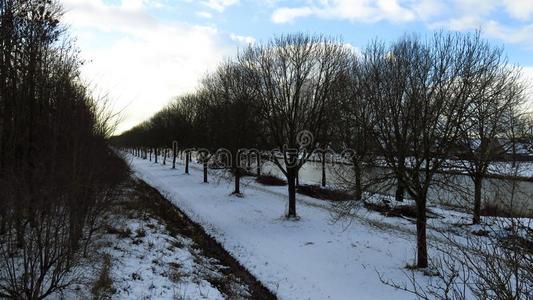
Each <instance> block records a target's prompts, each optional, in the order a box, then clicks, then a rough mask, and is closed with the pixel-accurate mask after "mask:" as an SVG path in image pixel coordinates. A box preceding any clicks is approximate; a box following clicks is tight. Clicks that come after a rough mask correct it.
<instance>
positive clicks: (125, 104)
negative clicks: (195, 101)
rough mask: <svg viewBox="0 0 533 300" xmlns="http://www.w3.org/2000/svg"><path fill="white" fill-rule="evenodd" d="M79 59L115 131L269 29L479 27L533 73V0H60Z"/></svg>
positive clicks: (377, 32)
mask: <svg viewBox="0 0 533 300" xmlns="http://www.w3.org/2000/svg"><path fill="white" fill-rule="evenodd" d="M62 2H63V5H64V8H65V10H66V14H65V21H66V23H68V24H69V25H70V28H71V32H72V35H73V36H75V37H76V39H77V41H78V46H79V47H80V48H81V51H82V56H83V57H84V58H85V60H86V61H87V62H88V63H87V64H86V65H85V67H84V69H83V76H84V78H85V79H86V80H87V81H89V82H90V83H91V84H92V85H93V86H94V87H95V89H96V90H97V91H98V93H100V94H107V95H108V96H109V97H110V98H111V99H112V100H113V103H114V109H115V110H122V109H123V118H124V121H123V122H122V123H121V124H120V126H119V128H118V132H121V131H123V130H126V129H128V128H130V127H132V126H134V125H135V124H137V123H139V122H141V121H143V120H145V119H147V118H149V117H150V116H151V115H152V114H153V113H155V112H156V111H158V110H159V109H160V108H161V107H163V106H164V105H165V104H166V103H168V101H169V100H170V99H171V98H172V97H174V96H176V95H179V94H182V93H185V92H187V91H192V90H194V88H195V86H196V84H197V81H198V79H199V78H200V77H201V76H202V75H203V74H205V73H206V72H208V71H209V70H212V69H213V68H214V67H215V66H216V65H217V63H218V62H219V61H221V60H222V59H224V58H225V57H230V56H232V55H234V54H235V53H236V52H237V51H238V49H239V47H240V48H242V47H245V46H246V45H247V44H248V43H250V42H254V41H262V40H267V39H269V38H270V37H272V36H273V35H275V34H280V33H287V32H295V31H303V32H309V33H325V34H329V35H334V36H341V37H342V38H343V39H344V40H345V41H346V42H347V43H350V44H351V45H353V46H354V47H360V48H363V47H364V46H365V45H366V44H367V42H368V41H369V40H372V39H374V38H380V39H383V40H387V41H388V40H394V39H396V38H398V37H399V36H401V35H402V34H403V33H405V32H407V33H413V32H415V33H419V34H422V35H424V34H428V33H431V32H432V31H435V30H440V29H447V30H453V31H463V32H464V31H471V30H476V29H481V30H482V32H483V35H484V37H486V38H487V39H490V40H491V41H492V42H493V43H494V44H495V45H504V46H505V49H506V53H507V55H508V57H509V60H510V61H511V62H512V63H516V64H520V65H521V66H523V67H524V73H525V74H526V76H530V77H531V78H533V0H375V1H372V0H330V1H328V0H292V1H289V0H257V1H253V0H197V1H196V0H62Z"/></svg>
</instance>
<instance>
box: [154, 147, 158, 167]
mask: <svg viewBox="0 0 533 300" xmlns="http://www.w3.org/2000/svg"><path fill="white" fill-rule="evenodd" d="M157 155H158V152H157V148H154V159H155V163H156V164H157Z"/></svg>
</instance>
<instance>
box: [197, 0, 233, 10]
mask: <svg viewBox="0 0 533 300" xmlns="http://www.w3.org/2000/svg"><path fill="white" fill-rule="evenodd" d="M203 3H204V4H205V5H207V6H208V7H209V8H211V9H214V10H216V11H218V12H223V11H224V10H225V9H226V8H227V7H229V6H232V5H236V4H239V0H206V1H203Z"/></svg>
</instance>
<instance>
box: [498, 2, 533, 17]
mask: <svg viewBox="0 0 533 300" xmlns="http://www.w3.org/2000/svg"><path fill="white" fill-rule="evenodd" d="M504 3H505V6H506V9H507V12H508V13H509V15H511V16H512V17H513V18H515V19H518V20H522V21H526V20H528V19H529V18H530V17H532V16H533V1H531V0H504Z"/></svg>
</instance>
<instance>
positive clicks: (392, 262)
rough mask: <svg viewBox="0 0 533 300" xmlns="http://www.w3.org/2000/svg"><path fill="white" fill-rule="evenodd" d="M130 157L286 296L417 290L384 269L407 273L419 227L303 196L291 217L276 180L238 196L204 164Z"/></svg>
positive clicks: (396, 294)
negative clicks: (348, 214)
mask: <svg viewBox="0 0 533 300" xmlns="http://www.w3.org/2000/svg"><path fill="white" fill-rule="evenodd" d="M128 158H129V159H130V160H131V167H132V169H133V171H134V172H135V174H136V175H137V176H138V177H139V178H141V179H143V180H144V181H146V182H147V183H148V184H150V185H152V186H153V187H154V188H156V189H158V190H159V191H160V192H161V193H162V194H163V195H165V196H166V197H167V198H168V199H169V200H170V201H172V202H173V203H174V204H175V205H176V206H178V207H179V208H180V209H181V210H182V211H184V212H185V213H186V214H187V215H188V216H189V217H190V218H191V219H192V220H193V221H195V222H197V223H199V224H201V225H202V226H203V227H204V228H205V230H206V231H207V232H208V233H209V234H210V235H212V236H213V237H214V238H215V239H216V240H217V241H219V242H220V243H221V244H222V245H223V246H224V248H225V249H226V250H227V251H228V252H229V253H230V254H232V255H233V256H234V257H235V258H236V259H237V260H239V262H240V263H241V264H242V265H243V266H244V267H246V268H247V269H248V270H249V271H250V272H251V273H252V274H253V275H255V276H256V277H257V279H259V280H260V281H261V282H263V284H265V285H266V286H267V287H268V288H269V289H270V290H272V291H273V292H274V293H275V294H276V295H277V296H278V297H279V298H281V299H411V298H412V295H409V294H406V293H405V292H402V291H398V290H395V289H393V288H391V287H389V286H386V285H384V284H383V283H381V281H380V279H379V276H378V274H382V275H383V277H384V278H386V279H392V280H394V281H396V282H403V281H405V279H406V278H405V276H404V271H405V269H404V267H405V265H406V264H408V263H411V262H412V261H413V258H414V249H415V238H414V236H413V235H411V234H403V233H401V232H400V231H388V230H386V229H385V230H383V229H378V228H375V227H371V226H369V225H367V224H365V223H361V222H359V221H358V220H354V221H353V222H351V223H350V224H349V225H347V224H342V223H333V222H332V218H331V212H330V211H329V210H328V209H327V208H326V207H322V206H321V205H313V203H311V202H309V201H301V199H299V201H298V214H299V215H300V216H301V220H299V221H288V220H286V219H284V218H283V215H284V210H285V207H286V203H287V200H286V198H285V197H284V196H281V194H280V193H277V191H276V188H272V189H273V190H272V192H268V189H270V188H271V187H261V188H252V187H246V186H245V187H244V189H243V192H244V197H242V198H241V197H235V196H232V195H230V193H231V191H232V183H231V182H229V181H225V180H222V181H219V180H215V179H214V178H211V179H212V182H211V183H209V184H205V183H202V180H203V177H202V172H201V171H199V170H197V169H195V168H191V170H190V171H191V172H190V173H191V174H190V175H186V174H184V172H183V167H182V166H181V165H180V166H179V167H177V169H176V170H173V169H171V168H170V166H169V165H166V166H164V165H161V164H155V163H153V162H150V161H148V160H143V159H139V158H136V157H134V156H128ZM298 197H301V196H298ZM420 280H424V278H423V276H420Z"/></svg>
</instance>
